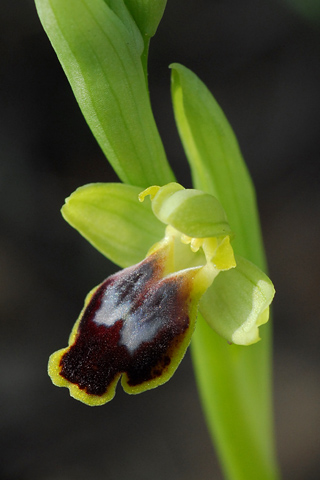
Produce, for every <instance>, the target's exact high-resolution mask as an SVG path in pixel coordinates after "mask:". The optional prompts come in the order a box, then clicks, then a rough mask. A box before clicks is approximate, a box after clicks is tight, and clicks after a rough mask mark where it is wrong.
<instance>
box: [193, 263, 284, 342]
mask: <svg viewBox="0 0 320 480" xmlns="http://www.w3.org/2000/svg"><path fill="white" fill-rule="evenodd" d="M236 263H237V266H236V268H233V269H231V270H228V271H226V272H221V273H220V274H219V275H218V277H217V278H216V279H215V281H214V283H213V284H212V286H211V287H210V288H209V289H208V290H207V292H206V293H205V294H204V296H203V297H202V299H201V302H200V312H201V314H202V315H203V317H204V318H205V320H206V321H207V323H208V324H209V325H210V326H211V327H212V328H213V330H215V331H216V332H217V333H218V334H219V335H221V336H222V337H224V338H225V339H226V340H228V342H230V343H235V344H237V345H251V344H252V343H256V342H257V341H258V340H260V337H259V326H260V325H262V324H264V323H266V322H267V321H268V318H269V305H270V304H271V302H272V299H273V297H274V293H275V291H274V287H273V284H272V282H271V280H270V279H269V278H268V277H267V275H265V274H264V273H263V272H262V271H261V270H260V269H259V268H258V267H256V266H255V265H254V264H253V263H251V262H249V261H248V260H246V259H244V258H242V257H239V256H236Z"/></svg>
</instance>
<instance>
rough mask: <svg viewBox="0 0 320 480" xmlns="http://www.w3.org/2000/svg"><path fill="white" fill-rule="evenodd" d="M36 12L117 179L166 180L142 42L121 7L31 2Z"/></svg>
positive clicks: (79, 1) (71, 0) (83, 1)
mask: <svg viewBox="0 0 320 480" xmlns="http://www.w3.org/2000/svg"><path fill="white" fill-rule="evenodd" d="M108 5H110V6H112V7H113V9H111V8H110V7H109V6H108ZM36 6H37V10H38V14H39V17H40V20H41V22H42V25H43V27H44V29H45V31H46V33H47V35H48V37H49V39H50V41H51V43H52V45H53V47H54V49H55V51H56V53H57V55H58V58H59V60H60V62H61V64H62V67H63V69H64V71H65V73H66V75H67V77H68V80H69V82H70V84H71V87H72V89H73V92H74V94H75V97H76V99H77V101H78V103H79V106H80V108H81V110H82V113H83V115H84V116H85V118H86V120H87V122H88V124H89V127H90V129H91V130H92V132H93V134H94V136H95V137H96V139H97V141H98V143H99V144H100V147H101V148H102V150H103V152H104V153H105V155H106V156H107V158H108V161H109V162H110V163H111V165H112V167H113V168H114V170H115V171H116V173H117V175H118V176H119V178H120V179H121V180H122V181H123V182H124V183H128V184H132V185H139V186H141V187H144V188H145V187H147V186H148V185H150V184H153V183H160V184H162V183H167V182H170V181H172V180H173V179H174V178H173V174H172V171H171V168H170V166H169V164H168V162H167V160H166V155H165V152H164V148H163V145H162V142H161V139H160V136H159V133H158V130H157V127H156V124H155V120H154V117H153V114H152V110H151V105H150V99H149V94H148V90H147V85H146V79H145V72H144V69H143V66H142V60H141V55H142V53H143V50H144V42H143V39H142V37H141V33H140V31H139V29H138V27H137V26H136V24H135V22H134V21H133V19H132V18H131V16H130V15H129V14H128V12H127V11H126V7H125V6H124V3H123V0H117V2H115V0H108V1H104V0H68V1H65V0H36Z"/></svg>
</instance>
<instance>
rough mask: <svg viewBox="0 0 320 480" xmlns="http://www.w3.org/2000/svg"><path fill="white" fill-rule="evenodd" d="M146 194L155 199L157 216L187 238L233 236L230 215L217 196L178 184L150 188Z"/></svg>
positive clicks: (154, 210) (153, 203)
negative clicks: (227, 215) (228, 216)
mask: <svg viewBox="0 0 320 480" xmlns="http://www.w3.org/2000/svg"><path fill="white" fill-rule="evenodd" d="M146 195H150V196H151V202H152V210H153V213H154V214H155V216H156V217H157V218H158V219H159V220H161V222H163V223H165V224H166V225H171V226H172V227H174V228H175V229H176V230H178V231H179V232H181V233H184V234H185V235H188V236H190V237H196V238H205V237H222V236H226V235H230V234H231V229H230V226H229V223H228V220H227V217H226V213H225V211H224V210H223V208H222V206H221V204H220V203H219V202H218V200H217V199H216V198H215V197H214V196H213V195H209V194H208V193H205V192H202V191H200V190H195V189H185V188H183V187H182V185H180V184H179V183H175V182H171V183H168V184H167V185H164V186H163V187H158V186H152V187H149V188H147V189H146V190H145V191H144V192H142V193H141V194H140V197H141V198H142V199H143V198H144V196H146Z"/></svg>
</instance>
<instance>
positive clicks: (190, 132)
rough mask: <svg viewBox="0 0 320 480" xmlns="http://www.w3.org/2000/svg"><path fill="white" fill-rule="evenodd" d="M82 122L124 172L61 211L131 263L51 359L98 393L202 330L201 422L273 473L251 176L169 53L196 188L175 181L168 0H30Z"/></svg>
mask: <svg viewBox="0 0 320 480" xmlns="http://www.w3.org/2000/svg"><path fill="white" fill-rule="evenodd" d="M35 1H36V6H37V10H38V14H39V17H40V19H41V21H42V24H43V27H44V29H45V31H46V33H47V34H48V36H49V38H50V40H51V42H52V45H53V47H54V49H55V50H56V53H57V55H58V58H59V60H60V62H61V64H62V66H63V68H64V71H65V73H66V75H67V77H68V80H69V82H70V84H71V87H72V89H73V92H74V94H75V97H76V99H77V101H78V103H79V106H80V108H81V110H82V113H83V114H84V116H85V118H86V121H87V123H88V125H89V127H90V128H91V130H92V132H93V134H94V136H95V137H96V139H97V141H98V143H99V145H100V146H101V148H102V150H103V152H104V153H105V155H106V157H107V159H108V161H109V162H110V164H111V165H112V166H113V168H114V170H115V172H116V173H117V175H118V176H119V178H120V180H121V181H122V182H123V183H98V184H89V185H85V186H83V187H80V188H78V189H77V190H76V191H75V192H74V193H73V194H72V195H71V196H70V197H69V198H67V200H66V203H65V205H64V206H63V208H62V215H63V217H64V218H65V219H66V220H67V222H68V223H69V224H70V225H72V226H73V227H74V228H75V229H76V230H77V231H78V232H79V233H80V234H81V235H83V237H85V238H86V239H87V240H88V241H89V242H90V243H91V244H92V245H93V246H94V247H95V248H97V249H98V250H99V251H100V252H101V253H102V254H103V255H104V256H106V257H107V258H109V259H110V260H111V261H113V262H114V263H116V264H118V265H119V266H120V267H121V268H123V270H121V271H119V272H118V273H115V274H114V275H111V276H110V277H108V278H107V279H106V280H104V281H103V282H102V283H101V284H100V285H99V286H97V287H96V288H94V289H93V290H92V291H91V292H90V293H89V294H88V296H87V298H86V300H85V305H84V308H83V310H82V312H81V314H80V317H79V319H78V320H77V321H76V323H75V325H74V327H73V330H72V332H71V335H70V338H69V345H68V346H67V347H66V348H63V349H62V350H59V351H57V352H56V353H54V354H53V355H52V356H51V357H50V361H49V374H50V376H51V378H52V381H53V382H54V383H55V384H56V385H58V386H65V387H68V388H69V390H70V394H71V396H73V397H75V398H77V399H78V400H80V401H82V402H84V403H87V404H89V405H102V404H104V403H106V402H108V401H109V400H111V399H112V398H113V397H114V394H115V389H116V385H117V383H118V381H119V380H120V378H121V383H122V386H123V388H124V390H125V391H126V392H128V393H140V392H143V391H145V390H148V389H150V388H154V387H156V386H158V385H161V384H163V383H164V382H166V381H167V380H169V378H171V376H172V375H173V373H174V371H175V370H176V368H177V367H178V365H179V363H180V361H181V359H182V358H183V356H184V354H185V351H186V350H187V348H188V345H189V343H190V341H191V338H192V356H193V361H194V367H195V374H196V378H197V382H198V387H199V392H200V396H201V399H202V402H203V407H204V411H205V413H206V418H207V424H208V427H209V429H210V432H211V434H212V438H213V440H214V443H215V445H216V447H217V450H218V454H219V456H220V459H221V462H222V467H223V470H224V472H225V475H226V477H228V478H230V479H232V480H244V479H245V480H251V479H252V480H253V479H254V480H256V479H257V478H259V479H260V480H268V479H269V480H274V479H276V478H278V472H277V466H276V461H275V457H274V446H273V434H272V409H271V395H270V392H271V388H270V364H271V362H270V328H269V326H268V325H265V326H264V327H263V328H262V329H261V342H258V340H259V339H260V333H259V327H260V326H261V325H263V324H265V323H266V322H267V321H268V318H269V306H270V303H271V301H272V298H273V295H274V288H273V285H272V283H271V281H270V279H269V278H268V277H267V275H266V274H265V273H264V272H263V271H264V270H265V259H264V253H263V245H262V241H261V233H260V227H259V217H258V213H257V208H256V202H255V194H254V189H253V186H252V183H251V180H250V177H249V174H248V172H247V169H246V167H245V164H244V162H243V159H242V156H241V152H240V149H239V146H238V143H237V140H236V138H235V135H234V133H233V131H232V129H231V127H230V125H229V123H228V121H227V119H226V118H225V116H224V114H223V112H222V110H221V109H220V107H219V106H218V104H217V102H216V101H215V99H214V98H213V96H212V95H211V93H210V92H209V90H208V89H207V88H206V86H205V85H204V84H203V83H202V82H201V80H200V79H199V78H198V77H197V76H196V75H195V74H194V73H192V72H191V71H190V70H189V69H187V68H186V67H183V66H182V65H180V64H172V65H171V69H172V77H171V79H172V101H173V108H174V114H175V119H176V123H177V127H178V131H179V134H180V138H181V140H182V143H183V146H184V149H185V152H186V157H187V159H188V162H189V165H190V168H191V173H192V179H193V186H194V188H192V189H188V188H184V187H183V186H181V185H180V184H178V183H176V181H175V176H174V174H173V172H172V169H171V167H170V165H169V163H168V161H167V158H166V154H165V150H164V147H163V145H162V141H161V138H160V136H159V133H158V130H157V127H156V124H155V120H154V117H153V113H152V108H151V103H150V97H149V91H148V76H147V57H148V49H149V42H150V38H151V37H152V36H153V35H154V34H155V32H156V30H157V27H158V24H159V22H160V20H161V17H162V15H163V12H164V9H165V6H166V0H68V1H66V0H35Z"/></svg>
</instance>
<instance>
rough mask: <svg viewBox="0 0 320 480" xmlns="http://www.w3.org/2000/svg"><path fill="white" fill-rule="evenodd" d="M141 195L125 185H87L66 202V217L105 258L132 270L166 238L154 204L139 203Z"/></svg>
mask: <svg viewBox="0 0 320 480" xmlns="http://www.w3.org/2000/svg"><path fill="white" fill-rule="evenodd" d="M140 192H141V188H139V187H133V186H131V185H124V184H121V183H93V184H89V185H85V186H83V187H80V188H78V189H77V190H76V191H75V192H74V193H73V194H72V195H70V197H68V198H67V199H66V203H65V205H64V206H63V207H62V215H63V217H64V218H65V220H66V221H67V222H68V223H69V224H70V225H71V226H72V227H74V228H75V229H76V230H78V232H79V233H81V235H83V237H85V238H86V239H87V240H88V241H89V242H90V243H91V244H92V245H93V246H94V247H95V248H96V249H97V250H99V251H100V252H101V253H102V254H103V255H106V256H107V257H108V258H109V259H110V260H112V261H113V262H114V263H116V264H118V265H120V266H121V267H123V268H124V267H128V266H130V265H133V264H135V263H138V262H140V261H141V260H142V259H143V258H144V257H145V256H146V253H147V251H148V249H149V248H150V247H151V246H152V245H153V244H154V243H156V242H158V241H159V240H160V239H161V238H162V237H163V236H164V229H165V225H163V224H162V223H161V222H160V221H159V220H157V219H156V217H155V216H154V215H153V213H152V210H151V205H150V201H148V200H147V201H145V202H144V203H140V202H139V201H138V195H139V193H140Z"/></svg>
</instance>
